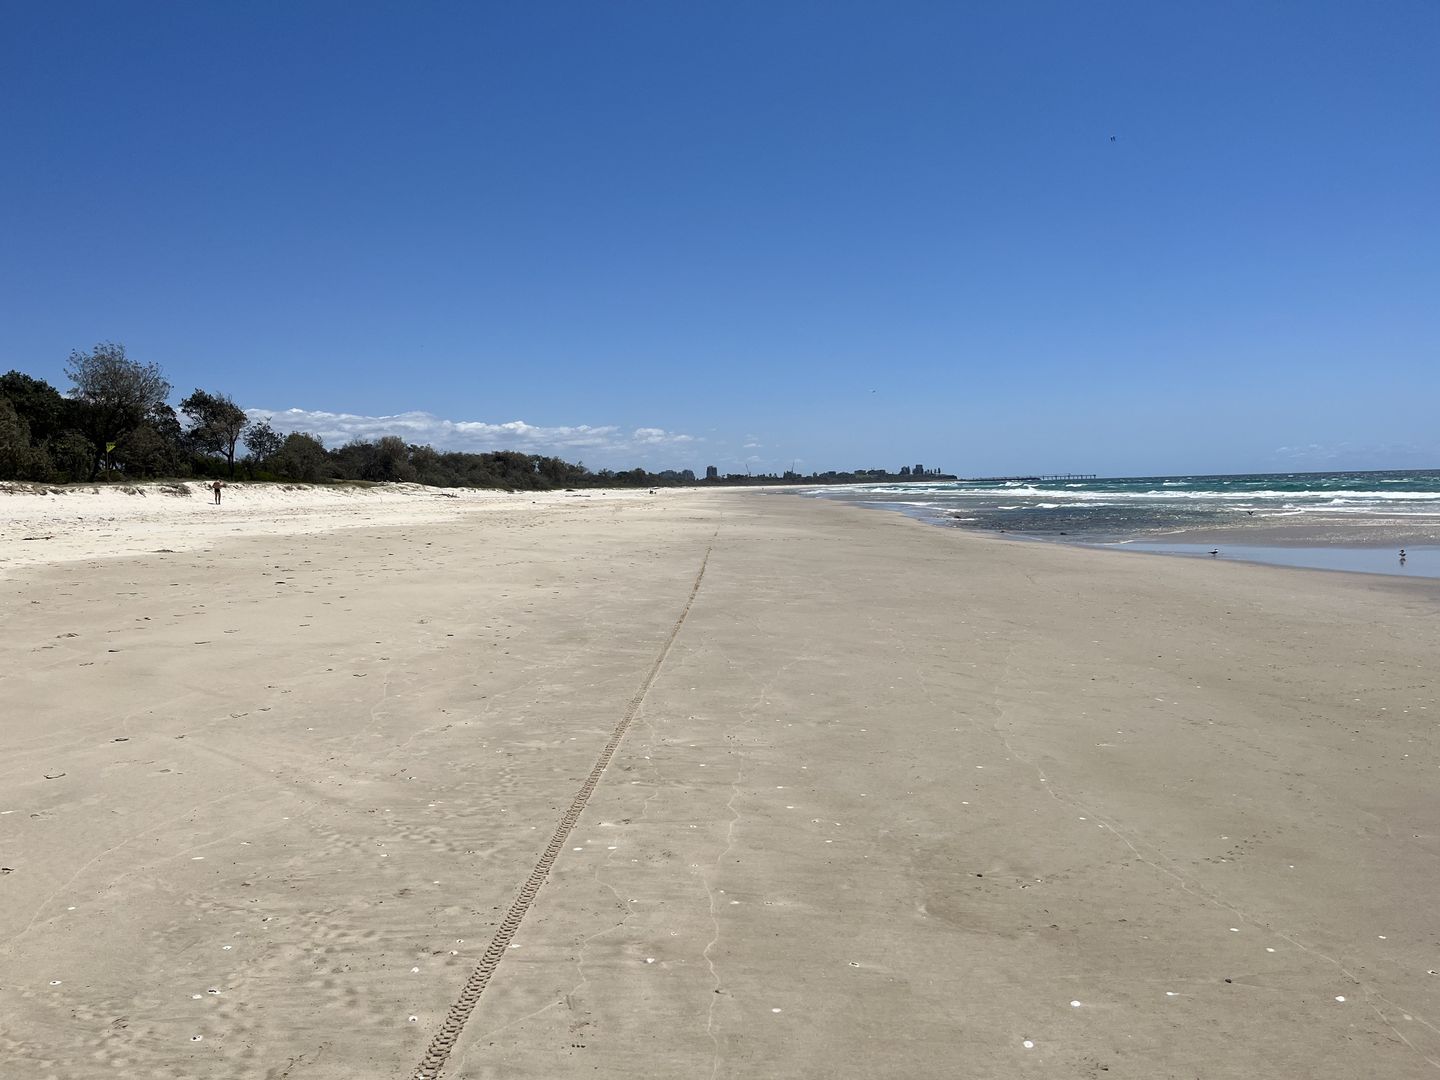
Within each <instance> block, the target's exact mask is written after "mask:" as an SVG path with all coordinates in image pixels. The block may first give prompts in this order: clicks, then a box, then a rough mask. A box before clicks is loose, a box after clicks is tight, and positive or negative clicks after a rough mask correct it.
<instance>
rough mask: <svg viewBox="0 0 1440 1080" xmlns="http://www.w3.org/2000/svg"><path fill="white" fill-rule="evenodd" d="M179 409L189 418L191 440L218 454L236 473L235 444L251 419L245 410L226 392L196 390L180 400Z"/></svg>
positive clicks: (211, 452) (231, 470)
mask: <svg viewBox="0 0 1440 1080" xmlns="http://www.w3.org/2000/svg"><path fill="white" fill-rule="evenodd" d="M180 411H181V412H183V413H184V414H185V415H186V417H188V418H189V420H190V440H191V442H193V443H194V444H195V446H196V447H197V448H199V449H200V450H202V451H204V452H206V453H210V454H219V455H220V456H221V457H223V458H224V459H225V463H226V464H227V465H228V466H229V469H230V475H231V476H232V477H233V476H234V475H235V446H236V444H238V443H239V442H240V439H241V438H242V437H243V436H244V434H245V429H246V428H247V427H248V426H249V424H250V419H249V417H247V416H246V415H245V410H244V409H242V408H240V406H239V405H236V404H235V402H234V401H232V400H231V399H230V397H229V396H228V395H226V394H210V393H206V392H205V391H204V390H199V389H197V390H196V391H195V392H194V393H193V394H191V395H190V396H189V397H187V398H185V399H184V400H183V401H181V402H180Z"/></svg>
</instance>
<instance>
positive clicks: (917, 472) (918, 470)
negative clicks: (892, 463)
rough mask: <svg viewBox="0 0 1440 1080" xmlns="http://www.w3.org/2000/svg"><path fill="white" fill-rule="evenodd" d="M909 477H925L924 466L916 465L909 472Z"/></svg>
mask: <svg viewBox="0 0 1440 1080" xmlns="http://www.w3.org/2000/svg"><path fill="white" fill-rule="evenodd" d="M910 475H911V476H924V475H925V466H924V465H916V466H915V468H913V469H911V470H910Z"/></svg>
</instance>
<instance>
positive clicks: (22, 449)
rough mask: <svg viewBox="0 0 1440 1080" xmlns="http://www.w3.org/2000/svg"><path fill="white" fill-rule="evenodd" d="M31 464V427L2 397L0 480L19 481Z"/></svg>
mask: <svg viewBox="0 0 1440 1080" xmlns="http://www.w3.org/2000/svg"><path fill="white" fill-rule="evenodd" d="M29 462H30V425H29V424H28V423H26V422H25V419H24V418H23V417H22V416H21V415H20V414H19V413H18V412H16V411H15V406H14V405H12V404H10V399H9V398H7V397H0V480H19V479H21V478H22V476H21V474H22V473H23V472H24V471H25V469H26V466H27V465H28V464H29Z"/></svg>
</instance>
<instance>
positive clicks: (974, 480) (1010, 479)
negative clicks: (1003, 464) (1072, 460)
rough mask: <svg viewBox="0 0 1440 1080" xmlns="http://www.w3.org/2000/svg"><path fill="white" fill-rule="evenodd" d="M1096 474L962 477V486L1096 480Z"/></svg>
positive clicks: (1097, 477)
mask: <svg viewBox="0 0 1440 1080" xmlns="http://www.w3.org/2000/svg"><path fill="white" fill-rule="evenodd" d="M1096 479H1099V476H1098V474H1096V473H1048V474H1044V475H1040V476H962V477H961V478H960V482H961V483H962V484H1017V483H1018V484H1036V483H1039V482H1041V481H1042V480H1044V481H1050V480H1096Z"/></svg>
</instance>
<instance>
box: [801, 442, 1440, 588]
mask: <svg viewBox="0 0 1440 1080" xmlns="http://www.w3.org/2000/svg"><path fill="white" fill-rule="evenodd" d="M801 494H803V495H806V496H809V497H812V498H817V499H830V500H835V501H840V502H848V503H853V504H858V505H862V506H872V507H879V508H884V509H890V510H898V511H901V512H903V513H907V514H911V515H913V516H916V517H919V518H922V519H924V520H926V521H930V522H933V523H935V524H938V525H947V526H951V527H955V528H963V529H978V530H983V531H985V532H991V533H996V532H1003V533H1005V534H1007V535H1015V536H1018V537H1021V538H1031V539H1041V540H1059V541H1063V542H1066V543H1084V544H1116V543H1123V544H1132V545H1133V544H1137V543H1154V544H1163V543H1164V542H1165V541H1166V540H1167V538H1169V539H1173V541H1174V542H1173V543H1170V544H1168V547H1170V548H1175V549H1178V550H1183V545H1184V542H1185V541H1187V540H1214V541H1215V542H1217V543H1218V542H1220V539H1222V538H1223V539H1224V540H1225V541H1226V543H1225V545H1224V547H1223V550H1230V551H1233V550H1235V549H1237V548H1238V547H1239V546H1246V547H1250V548H1254V549H1256V550H1257V551H1261V552H1262V553H1263V550H1267V549H1272V548H1277V547H1289V548H1290V549H1292V550H1294V549H1296V547H1297V545H1304V546H1309V547H1311V548H1314V549H1322V548H1324V549H1328V548H1334V547H1338V546H1356V547H1368V548H1371V549H1373V550H1374V551H1375V552H1376V556H1375V557H1374V558H1373V559H1370V560H1368V561H1367V564H1366V568H1367V569H1368V570H1369V571H1370V572H1377V573H1405V574H1407V575H1417V574H1419V575H1420V576H1435V575H1434V574H1432V573H1430V572H1426V571H1423V570H1422V569H1421V564H1420V563H1419V562H1418V561H1417V560H1416V559H1414V558H1411V559H1409V560H1407V565H1406V567H1404V568H1402V567H1400V566H1399V562H1398V554H1397V553H1398V549H1399V548H1401V547H1406V548H1407V550H1411V549H1415V548H1419V547H1421V546H1422V545H1424V544H1426V543H1434V542H1435V541H1436V540H1437V539H1440V469H1415V470H1406V471H1394V472H1315V473H1247V474H1240V475H1232V476H1224V475H1221V476H1199V475H1197V476H1140V477H1113V478H1104V479H1098V480H1067V481H1056V482H1049V483H1047V482H1039V481H1035V482H1022V481H1010V482H1006V483H993V482H975V481H965V480H959V481H953V482H947V483H913V484H899V483H889V484H854V485H846V486H844V487H813V488H805V489H803V490H802V491H801ZM1204 550H1205V551H1208V550H1209V546H1206V547H1205V548H1204ZM1385 553H1388V554H1385ZM1392 556H1393V557H1394V562H1393V565H1390V560H1391V558H1392ZM1247 558H1249V559H1250V560H1252V561H1263V562H1285V563H1286V565H1301V564H1297V563H1294V562H1293V559H1294V558H1296V556H1293V555H1291V556H1284V555H1280V554H1277V555H1276V556H1275V557H1273V558H1262V557H1261V556H1260V555H1257V554H1255V553H1254V552H1252V553H1251V554H1250V555H1249V556H1247ZM1316 558H1317V559H1318V558H1319V557H1318V556H1316ZM1336 558H1342V557H1340V556H1337V557H1336ZM1287 559H1288V560H1291V561H1290V562H1286V560H1287ZM1332 561H1333V560H1332ZM1303 565H1312V566H1314V565H1319V564H1318V563H1317V562H1315V561H1313V560H1312V561H1311V562H1309V563H1305V564H1303ZM1424 565H1425V566H1431V565H1433V560H1432V559H1428V558H1427V559H1426V560H1425V561H1424ZM1386 566H1388V569H1385V568H1382V567H1386ZM1325 568H1328V569H1340V567H1337V566H1329V565H1327V566H1326V567H1325Z"/></svg>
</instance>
